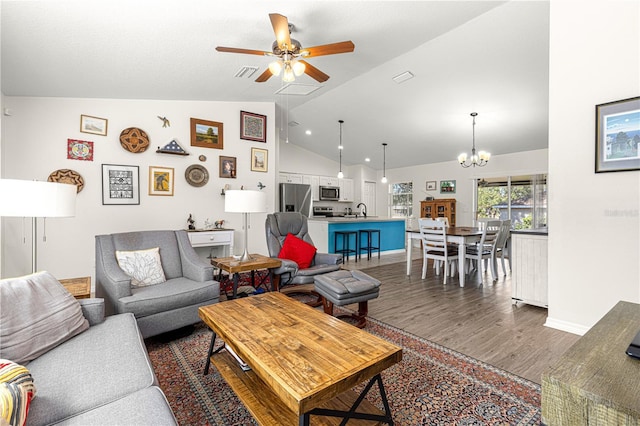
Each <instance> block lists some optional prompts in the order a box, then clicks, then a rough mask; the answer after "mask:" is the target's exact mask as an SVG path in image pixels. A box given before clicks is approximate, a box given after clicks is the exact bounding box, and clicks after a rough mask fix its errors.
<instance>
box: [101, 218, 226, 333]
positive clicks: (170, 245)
mask: <svg viewBox="0 0 640 426" xmlns="http://www.w3.org/2000/svg"><path fill="white" fill-rule="evenodd" d="M95 239H96V253H95V256H96V297H101V298H104V299H105V310H106V314H107V315H111V314H114V313H126V312H128V313H132V314H134V315H135V317H136V320H137V321H138V327H140V332H141V333H142V337H143V338H145V339H146V338H147V337H151V336H155V335H157V334H161V333H165V332H167V331H171V330H176V329H178V328H181V327H185V326H187V325H191V324H195V323H198V322H200V317H199V316H198V308H199V307H200V306H206V305H211V304H213V303H217V302H218V300H219V298H220V283H218V282H217V281H215V280H214V279H213V267H212V266H211V265H208V264H207V263H206V262H204V261H203V260H202V259H200V257H198V254H197V253H196V252H195V250H194V249H193V247H192V246H191V243H190V242H189V237H188V236H187V233H186V232H185V231H182V230H179V231H171V230H168V231H165V230H161V231H139V232H126V233H119V234H109V235H97V236H96V237H95ZM155 247H159V249H160V250H159V253H160V259H161V263H162V269H163V270H164V275H165V277H166V281H165V282H163V283H161V284H155V285H150V286H146V287H132V286H131V277H129V276H128V275H127V274H125V273H124V271H123V270H122V269H121V268H120V266H119V264H118V261H117V259H116V251H117V250H119V251H136V250H144V249H150V248H155Z"/></svg>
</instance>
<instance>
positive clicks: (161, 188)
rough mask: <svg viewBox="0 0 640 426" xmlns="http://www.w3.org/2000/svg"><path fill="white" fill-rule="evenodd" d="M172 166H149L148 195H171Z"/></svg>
mask: <svg viewBox="0 0 640 426" xmlns="http://www.w3.org/2000/svg"><path fill="white" fill-rule="evenodd" d="M173 182H174V178H173V168H172V167H158V166H149V195H167V196H173Z"/></svg>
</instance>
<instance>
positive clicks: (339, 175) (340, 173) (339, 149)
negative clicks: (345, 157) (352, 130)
mask: <svg viewBox="0 0 640 426" xmlns="http://www.w3.org/2000/svg"><path fill="white" fill-rule="evenodd" d="M338 123H340V124H339V125H340V145H338V153H339V154H340V171H339V172H338V179H342V178H343V177H344V173H342V149H343V148H344V146H343V145H342V124H343V123H344V120H338Z"/></svg>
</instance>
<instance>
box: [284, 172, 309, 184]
mask: <svg viewBox="0 0 640 426" xmlns="http://www.w3.org/2000/svg"><path fill="white" fill-rule="evenodd" d="M278 177H279V182H280V183H302V177H303V175H301V174H299V173H280V174H279V175H278Z"/></svg>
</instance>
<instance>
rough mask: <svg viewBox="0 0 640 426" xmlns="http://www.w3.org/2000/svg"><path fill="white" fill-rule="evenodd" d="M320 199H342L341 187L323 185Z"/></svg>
mask: <svg viewBox="0 0 640 426" xmlns="http://www.w3.org/2000/svg"><path fill="white" fill-rule="evenodd" d="M320 200H322V201H340V188H338V187H337V186H321V187H320Z"/></svg>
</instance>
